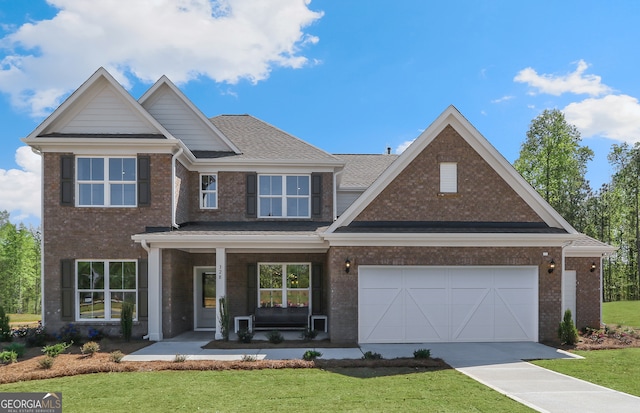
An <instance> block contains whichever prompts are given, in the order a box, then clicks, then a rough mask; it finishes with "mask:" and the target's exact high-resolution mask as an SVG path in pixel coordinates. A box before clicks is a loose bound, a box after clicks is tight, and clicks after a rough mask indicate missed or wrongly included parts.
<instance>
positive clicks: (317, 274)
mask: <svg viewBox="0 0 640 413" xmlns="http://www.w3.org/2000/svg"><path fill="white" fill-rule="evenodd" d="M322 277H323V274H322V263H319V262H314V263H313V264H311V306H312V308H311V314H325V313H324V296H323V288H322V285H323V280H322Z"/></svg>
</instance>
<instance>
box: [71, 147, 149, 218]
mask: <svg viewBox="0 0 640 413" xmlns="http://www.w3.org/2000/svg"><path fill="white" fill-rule="evenodd" d="M76 171H77V179H76V185H77V187H76V188H77V189H76V191H77V194H78V197H77V200H78V206H136V202H137V201H136V193H137V186H136V185H137V182H136V158H111V157H100V158H98V157H91V158H89V157H85V158H80V157H79V158H77V168H76Z"/></svg>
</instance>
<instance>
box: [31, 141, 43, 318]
mask: <svg viewBox="0 0 640 413" xmlns="http://www.w3.org/2000/svg"><path fill="white" fill-rule="evenodd" d="M31 151H32V152H33V153H35V154H36V155H40V193H41V194H42V195H43V196H44V155H43V154H42V151H41V150H39V149H36V148H34V147H33V146H32V147H31ZM40 217H41V218H40V219H41V220H42V218H44V199H43V200H42V201H40ZM40 229H41V231H42V234H41V235H40V319H41V320H42V326H45V324H46V320H45V317H44V292H45V289H44V259H43V258H42V257H44V228H43V226H42V221H40Z"/></svg>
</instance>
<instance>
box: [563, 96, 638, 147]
mask: <svg viewBox="0 0 640 413" xmlns="http://www.w3.org/2000/svg"><path fill="white" fill-rule="evenodd" d="M563 112H564V114H565V117H566V119H567V122H569V123H571V124H573V125H575V126H576V127H577V128H578V130H580V133H581V134H582V135H583V136H584V137H590V136H604V137H606V138H610V139H615V140H619V141H626V142H629V143H633V142H638V141H640V122H638V119H640V103H639V102H638V99H636V98H634V97H632V96H628V95H608V96H605V97H603V98H589V99H585V100H583V101H582V102H574V103H571V104H569V105H567V107H565V108H564V109H563Z"/></svg>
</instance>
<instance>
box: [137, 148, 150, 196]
mask: <svg viewBox="0 0 640 413" xmlns="http://www.w3.org/2000/svg"><path fill="white" fill-rule="evenodd" d="M150 205H151V158H150V157H149V156H148V155H138V206H150Z"/></svg>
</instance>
